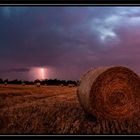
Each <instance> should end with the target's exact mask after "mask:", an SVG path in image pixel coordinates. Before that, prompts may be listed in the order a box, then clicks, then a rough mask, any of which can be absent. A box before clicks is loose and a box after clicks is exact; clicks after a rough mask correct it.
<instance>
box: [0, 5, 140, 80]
mask: <svg viewBox="0 0 140 140" xmlns="http://www.w3.org/2000/svg"><path fill="white" fill-rule="evenodd" d="M139 12H140V8H139V7H1V8H0V21H1V22H0V64H1V67H0V71H1V74H0V76H2V77H10V78H14V77H17V78H18V77H19V78H22V77H23V78H29V77H30V76H29V74H28V73H29V71H30V70H31V69H32V68H33V67H47V68H50V69H52V70H53V72H52V73H53V74H51V76H52V78H60V79H79V77H80V75H81V74H82V73H83V72H85V71H86V70H88V69H89V68H91V67H94V68H95V67H98V66H104V65H125V66H129V67H131V68H132V69H134V70H136V71H137V72H140V68H139V66H138V60H139V52H140V48H139V45H140V41H139V36H140V30H139V29H140V17H139ZM21 68H23V69H21ZM24 68H25V69H24ZM3 71H7V73H13V72H14V73H15V74H14V75H12V76H11V75H10V74H8V76H7V75H4V74H2V73H3ZM19 72H22V73H24V74H23V75H20V76H19V75H18V74H17V75H16V73H19Z"/></svg>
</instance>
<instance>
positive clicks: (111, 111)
mask: <svg viewBox="0 0 140 140" xmlns="http://www.w3.org/2000/svg"><path fill="white" fill-rule="evenodd" d="M77 95H78V99H79V101H80V104H81V106H82V107H83V109H84V110H85V112H86V113H87V114H90V115H92V116H95V117H96V118H97V119H106V120H130V119H134V118H136V116H138V115H137V113H138V112H139V105H138V100H139V97H140V78H139V76H138V75H137V74H136V73H134V72H133V71H132V70H130V69H128V68H126V67H122V66H117V67H101V68H97V69H95V70H94V69H92V70H90V71H88V72H87V73H86V74H84V75H83V76H82V78H81V80H80V85H79V87H78V89H77Z"/></svg>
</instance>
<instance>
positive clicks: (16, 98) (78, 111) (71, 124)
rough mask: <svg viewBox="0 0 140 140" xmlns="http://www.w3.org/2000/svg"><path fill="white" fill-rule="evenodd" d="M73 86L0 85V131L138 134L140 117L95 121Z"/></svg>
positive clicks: (20, 132)
mask: <svg viewBox="0 0 140 140" xmlns="http://www.w3.org/2000/svg"><path fill="white" fill-rule="evenodd" d="M76 91H77V87H71V88H69V87H66V86H63V87H61V86H41V87H39V88H38V87H36V86H35V85H25V86H22V85H7V86H5V85H0V134H77V135H78V134H140V118H139V117H137V119H135V118H134V119H131V120H130V121H128V120H127V121H119V120H118V121H115V120H114V121H113V120H100V121H99V120H96V118H93V117H91V116H87V115H86V114H85V112H84V110H83V108H82V107H81V105H80V104H79V101H78V98H77V94H76Z"/></svg>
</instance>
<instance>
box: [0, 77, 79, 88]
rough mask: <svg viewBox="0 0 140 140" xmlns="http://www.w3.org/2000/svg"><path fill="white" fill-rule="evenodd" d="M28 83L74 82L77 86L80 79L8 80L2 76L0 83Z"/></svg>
mask: <svg viewBox="0 0 140 140" xmlns="http://www.w3.org/2000/svg"><path fill="white" fill-rule="evenodd" d="M5 83H6V84H23V83H24V84H26V85H33V84H36V83H40V84H41V85H64V86H68V85H69V84H73V85H75V86H77V85H78V83H79V81H73V80H58V79H45V80H39V79H36V80H34V81H25V80H18V79H15V80H8V79H5V80H3V79H2V78H0V84H5Z"/></svg>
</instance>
